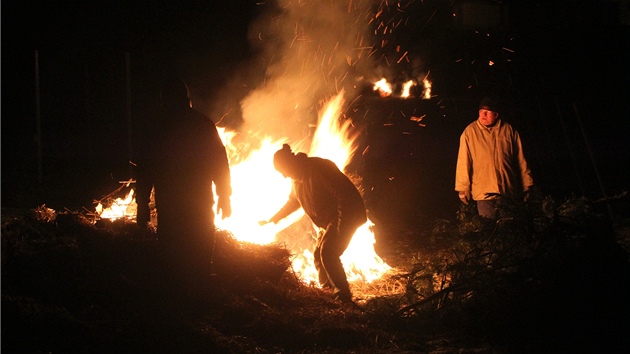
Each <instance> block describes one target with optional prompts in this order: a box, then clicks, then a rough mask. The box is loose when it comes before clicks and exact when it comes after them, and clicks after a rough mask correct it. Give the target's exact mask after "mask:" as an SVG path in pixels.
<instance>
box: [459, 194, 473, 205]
mask: <svg viewBox="0 0 630 354" xmlns="http://www.w3.org/2000/svg"><path fill="white" fill-rule="evenodd" d="M459 200H461V201H462V203H464V204H468V202H469V201H470V192H459Z"/></svg>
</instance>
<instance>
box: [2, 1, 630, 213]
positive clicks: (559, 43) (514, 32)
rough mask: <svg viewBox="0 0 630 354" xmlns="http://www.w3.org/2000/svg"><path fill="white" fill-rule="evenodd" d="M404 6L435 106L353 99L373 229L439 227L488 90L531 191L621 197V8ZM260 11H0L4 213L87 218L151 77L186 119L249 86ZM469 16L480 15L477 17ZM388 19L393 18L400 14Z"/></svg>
mask: <svg viewBox="0 0 630 354" xmlns="http://www.w3.org/2000/svg"><path fill="white" fill-rule="evenodd" d="M401 3H402V2H401ZM405 3H412V5H409V6H407V7H405V8H404V9H405V16H406V18H407V17H408V18H409V19H411V21H408V22H406V23H407V25H406V26H404V28H402V29H399V30H398V31H397V34H396V37H395V38H392V43H396V44H399V45H402V46H403V47H405V48H409V50H410V51H412V52H416V53H421V56H422V57H423V59H424V61H425V65H426V66H427V67H428V68H430V70H431V79H432V82H433V95H434V97H433V98H431V99H430V100H420V99H416V100H406V101H403V100H398V99H393V98H392V99H387V100H383V99H379V98H377V97H374V96H371V95H369V94H365V95H364V96H362V99H360V100H358V101H356V102H354V103H353V106H352V107H351V109H349V110H348V112H349V113H348V114H350V115H351V118H353V119H354V120H355V121H356V123H357V125H358V126H360V127H362V128H365V129H364V130H363V136H362V138H363V140H362V144H363V146H362V149H361V150H360V151H364V149H365V148H366V147H368V146H369V149H368V150H367V152H366V153H365V154H364V155H361V156H357V157H356V159H355V160H357V162H356V163H355V164H356V166H355V167H356V170H357V171H358V172H360V173H361V174H363V175H364V176H363V177H364V182H365V185H366V186H367V187H369V188H368V189H367V191H366V199H367V200H368V204H369V207H370V208H371V209H372V210H374V211H375V212H376V213H377V215H378V217H379V218H381V219H382V220H390V221H396V222H398V221H400V222H405V223H407V222H410V223H413V222H415V221H417V220H425V219H427V218H429V219H430V218H435V217H450V216H452V213H453V212H454V211H455V210H457V207H458V204H457V198H456V195H455V192H454V191H453V190H452V189H453V184H454V171H455V162H456V154H457V147H458V143H459V141H458V139H459V135H460V134H461V131H462V130H463V129H464V128H465V126H466V125H467V124H468V123H470V122H471V121H473V120H474V119H476V114H477V104H478V102H479V100H480V99H481V97H482V96H484V95H486V94H496V95H498V96H500V97H501V99H502V112H501V115H502V118H504V119H505V120H507V121H509V122H511V123H512V124H513V125H514V126H515V127H516V128H517V129H518V130H519V131H520V133H521V137H522V139H523V143H524V145H525V149H526V151H525V153H526V156H527V158H528V160H529V163H530V167H531V169H532V171H533V174H534V178H535V181H536V184H537V186H538V188H539V189H540V190H541V191H542V192H543V193H546V194H550V195H552V196H554V197H557V198H566V197H569V196H572V195H578V196H581V195H584V196H587V197H589V198H600V197H602V196H604V195H608V196H611V195H614V194H616V193H620V192H622V191H626V190H628V188H629V187H630V168H629V167H630V143H629V142H628V140H629V139H628V136H629V135H628V134H629V133H630V129H629V126H630V124H628V120H629V118H630V108H629V107H630V87H629V86H630V69H629V66H628V63H629V62H630V54H629V52H630V51H629V49H630V48H629V46H630V36H629V25H628V23H629V20H628V11H629V9H628V2H627V1H625V2H624V1H619V2H617V1H578V0H575V1H506V2H503V3H497V2H492V1H488V2H484V1H455V2H450V1H437V0H435V1H424V2H405ZM480 4H481V5H480ZM377 5H378V3H377ZM380 5H382V4H380ZM273 6H274V4H273V2H266V3H262V2H260V4H257V3H256V1H245V0H233V1H210V0H207V1H201V0H198V1H174V0H162V1H151V2H149V1H100V2H85V3H75V2H71V1H32V0H20V1H16V0H13V1H3V2H2V77H1V79H2V201H1V202H2V207H35V206H37V205H41V204H44V203H45V204H47V205H48V206H50V207H53V208H55V209H63V208H65V207H67V208H70V209H79V208H81V207H87V208H90V209H91V208H93V205H92V201H93V199H98V198H100V197H102V196H103V195H105V194H107V193H109V192H111V191H112V190H114V189H115V188H117V186H118V181H120V180H126V179H129V178H131V177H132V176H133V168H132V165H131V164H129V162H128V161H129V160H130V159H131V160H133V148H131V149H130V147H129V139H131V140H132V141H133V139H134V137H135V134H136V133H137V131H138V130H139V129H141V121H142V118H141V117H142V116H143V114H144V112H146V111H147V110H150V109H152V108H154V107H155V106H156V104H157V97H158V96H157V84H158V82H159V80H160V78H161V77H163V76H164V75H170V74H173V73H175V74H177V75H179V76H181V77H182V78H184V79H185V80H186V81H187V82H188V83H189V86H190V89H191V95H192V99H193V102H194V104H195V106H196V107H200V108H208V107H209V106H210V105H211V104H212V103H211V102H212V98H213V97H216V96H217V94H218V93H219V91H220V90H225V86H224V85H225V84H227V83H228V79H229V78H231V77H233V76H234V75H246V76H247V81H248V82H254V83H255V82H256V81H257V80H261V79H262V73H256V72H252V71H250V70H245V67H246V63H248V62H250V61H251V59H252V58H255V57H256V55H257V53H256V52H255V51H254V50H253V49H252V48H251V47H250V46H249V44H248V40H247V31H248V25H249V24H250V23H251V21H253V20H254V19H255V18H256V17H257V16H258V15H259V14H260V13H261V12H263V11H268V10H269V8H270V7H273ZM392 6H396V4H392ZM479 6H481V8H482V9H491V10H492V11H490V12H488V11H482V12H481V14H480V13H479V12H478V11H475V9H478V8H479ZM488 6H489V7H488ZM392 9H393V10H392V11H391V16H392V17H393V16H400V15H399V14H398V13H397V12H396V11H395V8H392ZM453 14H456V15H457V16H453ZM381 50H382V51H387V50H391V48H382V49H381ZM35 51H37V53H38V56H39V66H38V68H39V80H40V81H39V87H40V94H41V96H40V104H41V106H40V107H41V110H40V112H41V140H40V141H41V151H42V155H41V164H40V163H39V162H38V161H39V160H38V148H37V147H38V140H37V135H36V133H37V126H36V100H35V97H36V91H35V87H36V84H35ZM489 61H492V62H493V63H494V65H492V66H490V65H488V62H489ZM127 63H128V65H127ZM127 68H128V69H129V74H130V75H129V76H127ZM128 77H129V83H130V86H129V88H130V95H128V94H127V78H128ZM241 94H242V93H241ZM128 98H130V101H129V106H128V101H127V99H128ZM238 98H240V97H239V96H238V95H236V96H235V97H234V99H233V101H234V102H238ZM127 107H130V109H131V110H130V111H129V112H128V110H127ZM350 112H352V113H350ZM410 113H413V114H414V115H422V114H426V116H425V118H424V120H423V121H422V123H423V124H425V125H424V126H420V125H418V124H417V123H415V122H411V121H409V119H408V114H410ZM129 117H131V129H130V126H129ZM212 118H213V119H214V120H215V121H216V120H217V117H212ZM386 123H393V124H391V125H390V124H386ZM130 131H131V136H130V135H129V132H130ZM40 166H41V170H40V168H39V167H40ZM40 173H41V174H40Z"/></svg>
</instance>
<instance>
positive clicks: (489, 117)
mask: <svg viewBox="0 0 630 354" xmlns="http://www.w3.org/2000/svg"><path fill="white" fill-rule="evenodd" d="M498 118H499V112H494V111H491V110H488V109H485V108H481V109H480V110H479V121H480V122H481V124H483V125H485V126H486V127H491V126H493V125H494V123H496V122H497V119H498Z"/></svg>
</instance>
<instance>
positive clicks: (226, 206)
mask: <svg viewBox="0 0 630 354" xmlns="http://www.w3.org/2000/svg"><path fill="white" fill-rule="evenodd" d="M217 214H219V215H221V219H225V218H229V217H230V215H232V204H230V198H229V197H219V200H218V201H217Z"/></svg>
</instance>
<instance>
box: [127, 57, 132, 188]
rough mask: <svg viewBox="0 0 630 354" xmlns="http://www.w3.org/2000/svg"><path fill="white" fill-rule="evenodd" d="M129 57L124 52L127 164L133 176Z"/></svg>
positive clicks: (130, 174)
mask: <svg viewBox="0 0 630 354" xmlns="http://www.w3.org/2000/svg"><path fill="white" fill-rule="evenodd" d="M130 66H131V59H130V56H129V52H125V78H126V80H125V81H126V90H127V153H128V154H127V158H128V165H129V177H130V178H131V176H133V168H132V166H133V165H132V161H133V134H132V127H133V125H132V122H131V69H130Z"/></svg>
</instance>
